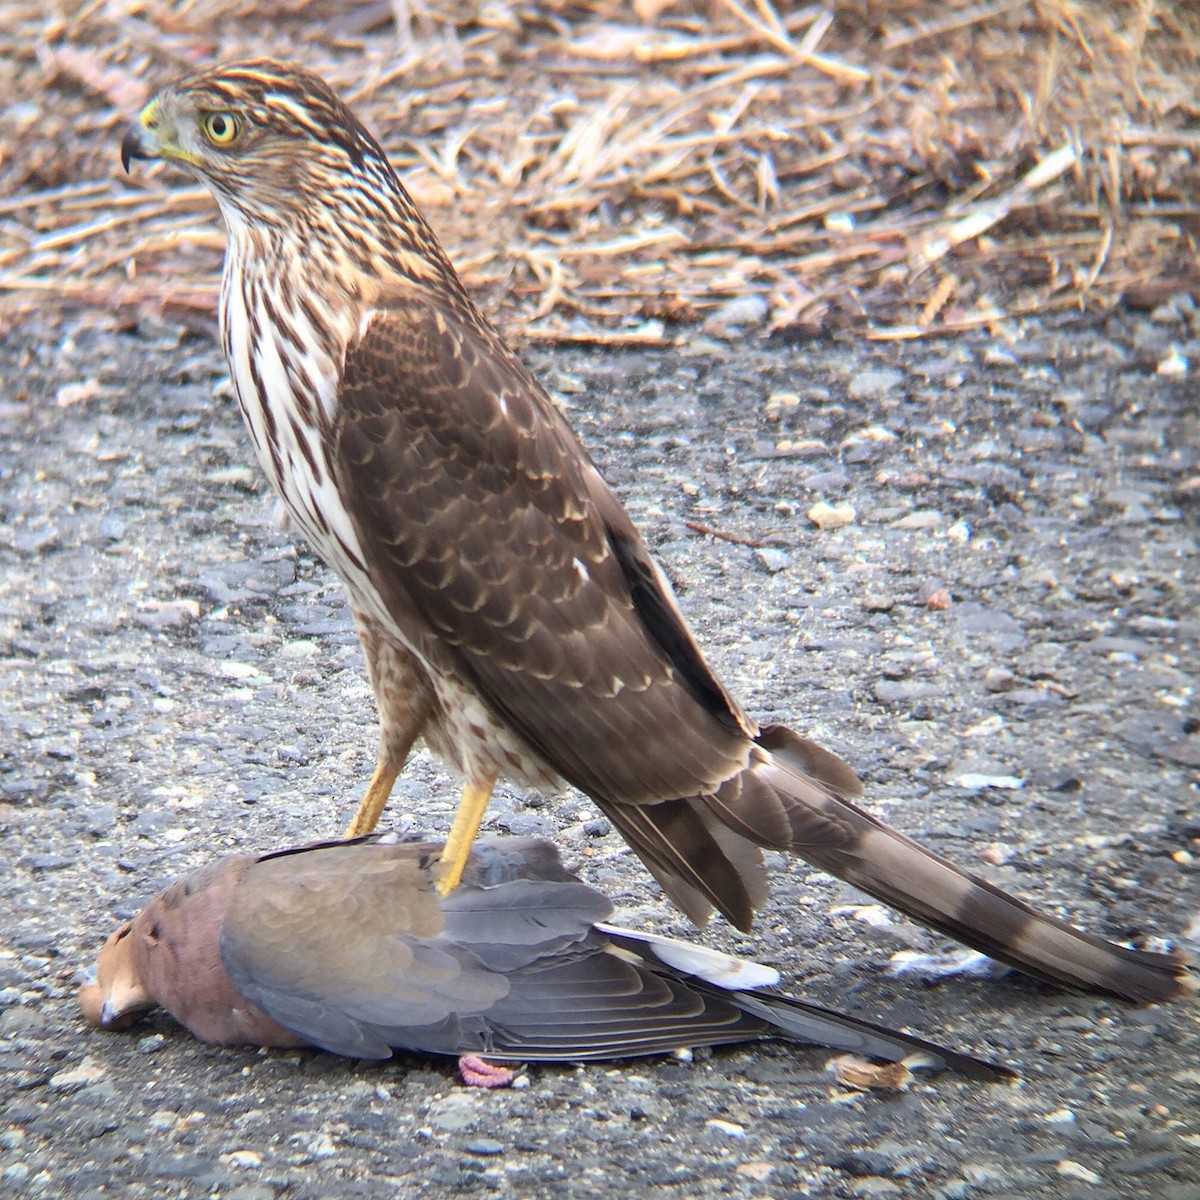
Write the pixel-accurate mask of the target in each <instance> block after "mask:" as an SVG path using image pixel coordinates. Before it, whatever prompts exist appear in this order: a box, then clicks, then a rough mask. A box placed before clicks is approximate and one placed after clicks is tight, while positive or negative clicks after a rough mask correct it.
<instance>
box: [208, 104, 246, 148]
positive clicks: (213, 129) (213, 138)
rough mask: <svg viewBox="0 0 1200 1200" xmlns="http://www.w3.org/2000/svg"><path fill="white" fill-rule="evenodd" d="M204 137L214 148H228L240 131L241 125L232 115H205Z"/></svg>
mask: <svg viewBox="0 0 1200 1200" xmlns="http://www.w3.org/2000/svg"><path fill="white" fill-rule="evenodd" d="M203 124H204V136H205V137H207V138H208V140H209V141H210V142H212V144H213V145H214V146H228V145H229V144H230V143H231V142H232V141H233V140H234V139H235V138H236V137H237V135H238V133H239V132H240V131H241V125H240V124H239V123H238V119H237V117H235V116H234V115H233V113H227V112H213V113H208V114H206V115H205V118H204V123H203Z"/></svg>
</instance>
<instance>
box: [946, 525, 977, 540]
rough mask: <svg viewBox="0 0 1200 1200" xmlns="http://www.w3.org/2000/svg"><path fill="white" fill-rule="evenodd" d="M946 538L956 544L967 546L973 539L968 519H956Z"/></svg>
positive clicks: (947, 531)
mask: <svg viewBox="0 0 1200 1200" xmlns="http://www.w3.org/2000/svg"><path fill="white" fill-rule="evenodd" d="M946 540H947V541H949V542H953V543H954V544H955V545H956V546H965V545H966V544H967V543H968V542H969V541H970V540H971V527H970V525H968V524H967V523H966V521H955V522H954V524H953V525H951V526H950V528H949V529H947V530H946Z"/></svg>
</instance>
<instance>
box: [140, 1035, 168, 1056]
mask: <svg viewBox="0 0 1200 1200" xmlns="http://www.w3.org/2000/svg"><path fill="white" fill-rule="evenodd" d="M166 1044H167V1039H166V1038H165V1037H163V1035H162V1034H161V1033H152V1034H150V1036H149V1037H144V1038H140V1039H139V1040H138V1044H137V1048H138V1051H139V1053H141V1054H155V1053H156V1052H157V1051H159V1050H161V1049H162V1048H163V1047H164V1046H165V1045H166Z"/></svg>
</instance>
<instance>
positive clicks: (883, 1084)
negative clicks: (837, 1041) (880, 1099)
mask: <svg viewBox="0 0 1200 1200" xmlns="http://www.w3.org/2000/svg"><path fill="white" fill-rule="evenodd" d="M825 1069H826V1071H828V1073H829V1074H830V1075H832V1076H833V1078H834V1079H836V1080H837V1082H838V1083H840V1084H841V1085H842V1087H847V1088H851V1089H853V1090H854V1091H856V1092H868V1091H878V1090H882V1091H902V1090H903V1089H904V1088H906V1087H908V1085H909V1084H910V1083H911V1082H912V1072H911V1071H909V1069H908V1068H907V1067H906V1066H905V1065H904V1064H903V1063H902V1062H891V1063H873V1062H871V1061H870V1060H868V1059H865V1058H861V1057H860V1056H859V1055H857V1054H839V1055H838V1056H837V1058H831V1059H830V1060H829V1062H828V1063H827V1064H826V1066H825Z"/></svg>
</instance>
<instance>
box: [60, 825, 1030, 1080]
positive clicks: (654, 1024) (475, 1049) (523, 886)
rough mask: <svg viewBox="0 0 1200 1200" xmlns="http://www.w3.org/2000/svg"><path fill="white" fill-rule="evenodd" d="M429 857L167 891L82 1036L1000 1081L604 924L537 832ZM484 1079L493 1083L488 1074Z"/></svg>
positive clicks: (124, 951)
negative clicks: (156, 1027) (148, 1024)
mask: <svg viewBox="0 0 1200 1200" xmlns="http://www.w3.org/2000/svg"><path fill="white" fill-rule="evenodd" d="M441 849H442V847H441V845H440V844H439V843H433V842H416V843H414V842H409V843H398V842H396V841H395V839H394V838H391V837H383V838H367V839H362V840H359V841H354V842H338V843H324V844H321V845H316V846H309V847H305V848H301V849H296V850H285V851H282V852H280V853H277V854H269V855H266V856H264V857H261V858H256V857H253V856H247V855H241V856H236V857H230V858H222V859H218V860H217V861H216V862H214V863H211V864H209V865H208V866H206V867H202V868H201V869H199V870H197V871H193V872H192V873H191V874H190V875H186V876H184V877H183V878H181V879H179V880H177V881H176V882H175V883H173V884H172V885H171V886H170V887H168V888H167V889H166V890H165V891H163V892H160V893H159V894H158V895H157V896H156V897H155V898H154V899H153V900H152V901H151V902H150V903H149V904H148V905H147V906H146V908H145V909H144V910H143V912H142V913H141V914H140V915H139V916H137V917H136V918H135V919H134V920H132V921H129V922H127V923H126V924H124V925H122V926H121V927H120V929H118V930H117V931H116V932H115V933H114V934H113V935H112V937H110V938H109V940H108V942H107V943H106V945H105V946H104V949H103V950H102V951H101V953H100V958H99V961H98V963H97V966H96V976H95V980H94V982H89V983H87V984H85V985H84V986H83V987H82V988H81V989H80V997H79V998H80V1004H81V1005H82V1007H83V1010H84V1013H85V1014H86V1016H87V1018H88V1020H89V1021H91V1023H92V1024H93V1025H96V1026H98V1027H100V1028H105V1029H122V1028H125V1027H127V1026H128V1025H130V1024H132V1023H133V1021H134V1020H136V1019H137V1017H138V1016H140V1015H141V1014H142V1013H144V1012H147V1011H149V1010H150V1009H152V1008H154V1007H156V1006H161V1007H163V1008H165V1009H166V1010H167V1011H168V1012H170V1013H171V1014H172V1015H173V1016H174V1017H176V1018H177V1019H178V1020H179V1021H181V1022H182V1023H183V1024H184V1025H186V1026H187V1027H188V1028H189V1029H190V1030H191V1031H192V1032H193V1033H194V1034H195V1035H196V1036H197V1037H200V1038H203V1039H204V1040H205V1041H209V1042H216V1043H219V1044H222V1045H243V1044H245V1045H256V1046H316V1047H320V1048H321V1049H324V1050H328V1051H331V1052H332V1053H334V1054H344V1055H348V1056H350V1057H354V1058H386V1057H388V1056H389V1055H390V1054H391V1053H392V1050H393V1049H404V1050H412V1051H423V1052H428V1053H432V1054H450V1055H464V1056H468V1057H467V1059H466V1062H465V1063H464V1065H463V1077H464V1079H466V1080H467V1081H468V1082H470V1083H480V1084H484V1085H485V1086H486V1085H491V1084H494V1083H496V1082H501V1081H503V1079H504V1077H506V1076H507V1075H508V1072H503V1071H501V1072H492V1069H491V1068H490V1066H489V1064H487V1063H485V1062H483V1061H482V1060H481V1059H480V1058H479V1056H480V1055H485V1054H486V1055H488V1056H489V1057H494V1058H499V1059H522V1060H555V1059H558V1060H588V1059H609V1058H626V1057H633V1056H638V1055H650V1054H664V1053H668V1052H670V1051H673V1050H676V1049H679V1048H681V1047H688V1046H716V1045H722V1044H727V1043H734V1042H750V1041H757V1040H763V1039H767V1038H785V1039H788V1040H792V1041H797V1042H808V1043H814V1044H817V1045H824V1046H831V1047H835V1048H838V1049H841V1050H847V1051H853V1052H855V1053H858V1054H861V1055H866V1056H870V1057H872V1058H879V1059H884V1060H886V1061H889V1062H898V1061H900V1060H903V1059H910V1060H911V1058H912V1057H913V1056H916V1057H917V1058H918V1059H919V1060H920V1061H921V1062H923V1064H924V1065H928V1066H933V1067H944V1066H950V1067H954V1068H955V1069H957V1070H960V1071H963V1072H964V1073H966V1074H968V1075H971V1076H973V1077H975V1078H982V1079H992V1080H995V1079H999V1078H1005V1077H1007V1076H1009V1075H1010V1074H1011V1072H1008V1071H1007V1070H1006V1069H1004V1068H1002V1067H996V1066H993V1065H991V1064H989V1063H985V1062H982V1061H980V1060H978V1059H975V1058H971V1057H969V1056H967V1055H964V1054H959V1053H956V1052H954V1051H951V1050H945V1049H942V1048H941V1047H938V1046H933V1045H930V1044H929V1043H928V1042H924V1041H921V1040H920V1039H918V1038H914V1037H909V1036H908V1035H907V1034H903V1033H896V1032H893V1031H891V1030H888V1029H883V1028H880V1027H878V1026H876V1025H872V1024H869V1023H866V1022H863V1021H859V1020H856V1019H854V1018H853V1017H847V1016H842V1015H841V1014H839V1013H835V1012H830V1011H828V1010H826V1009H822V1008H818V1007H816V1006H814V1005H811V1004H807V1003H805V1002H803V1001H800V1000H796V999H792V998H790V997H787V996H783V995H780V994H778V993H776V992H774V991H769V990H762V989H763V988H764V986H767V985H771V984H774V983H775V982H777V980H778V973H777V972H775V971H774V970H772V969H771V968H768V967H763V966H761V965H759V964H757V963H751V962H747V961H745V960H742V959H737V958H734V957H732V956H730V955H726V954H722V953H719V952H716V951H712V950H707V949H704V948H703V947H700V946H696V945H693V944H691V943H688V942H680V941H674V940H671V939H666V938H658V937H654V936H649V935H646V934H640V933H635V932H633V931H630V930H624V929H620V928H618V927H616V926H612V925H606V924H602V922H603V921H604V919H605V918H606V917H607V916H608V915H609V913H610V911H611V905H610V903H609V901H608V900H607V899H606V898H605V897H604V896H603V895H602V894H601V893H600V892H598V891H596V890H595V889H594V888H591V887H589V886H588V885H586V884H584V883H583V882H581V881H580V880H579V879H578V878H576V876H574V875H572V874H571V873H570V872H569V871H567V870H566V869H565V868H564V867H563V865H562V863H561V861H560V860H559V857H558V853H557V851H556V850H555V849H554V847H553V846H552V845H551V844H550V843H548V842H544V841H539V840H535V839H530V838H491V839H484V840H483V841H481V842H480V843H478V844H477V845H476V847H475V849H474V853H473V854H472V856H471V859H470V861H469V864H468V867H467V871H466V874H465V875H464V878H463V882H462V884H461V886H460V887H459V888H458V889H457V890H456V891H454V892H452V893H451V894H450V895H449V896H447V897H444V898H443V897H442V896H441V895H440V893H439V891H438V888H437V880H438V875H439V872H440V870H441V869H442V868H441V867H440V866H439V863H438V856H439V854H440V852H441ZM489 1072H492V1073H493V1074H495V1075H498V1076H499V1078H489Z"/></svg>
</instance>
